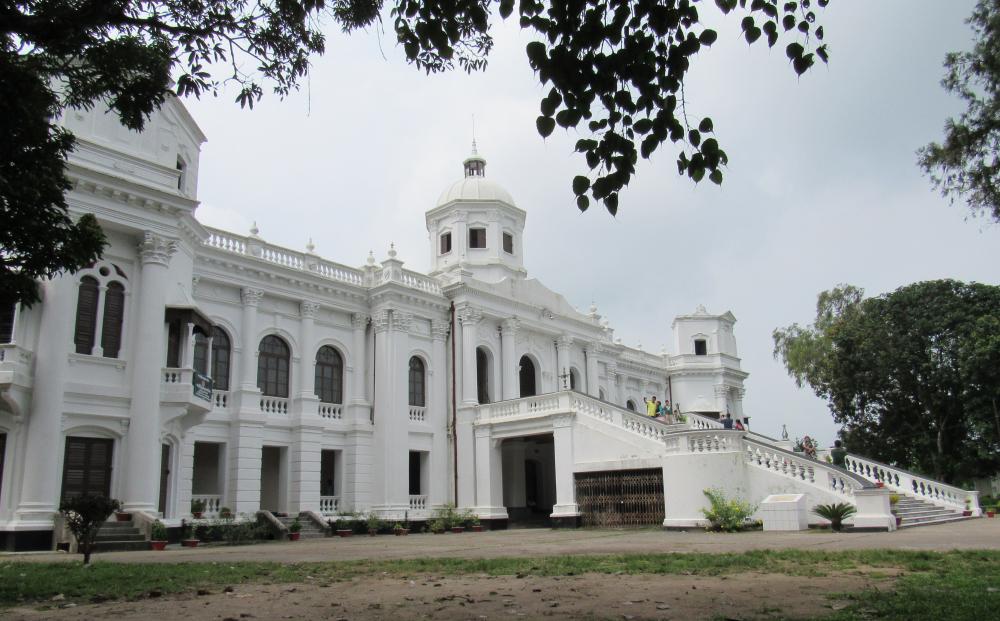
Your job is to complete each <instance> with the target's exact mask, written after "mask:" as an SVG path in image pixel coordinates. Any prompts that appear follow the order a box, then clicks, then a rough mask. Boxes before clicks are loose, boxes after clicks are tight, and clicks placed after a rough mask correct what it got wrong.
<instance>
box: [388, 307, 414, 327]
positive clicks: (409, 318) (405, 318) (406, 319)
mask: <svg viewBox="0 0 1000 621" xmlns="http://www.w3.org/2000/svg"><path fill="white" fill-rule="evenodd" d="M412 326H413V313H404V312H403V311H398V310H394V311H392V329H393V330H395V331H396V332H409V331H410V328H411V327H412Z"/></svg>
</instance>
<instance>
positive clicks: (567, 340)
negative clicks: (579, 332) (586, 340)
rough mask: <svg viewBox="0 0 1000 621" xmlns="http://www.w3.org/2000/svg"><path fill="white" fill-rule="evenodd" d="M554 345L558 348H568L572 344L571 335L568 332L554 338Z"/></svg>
mask: <svg viewBox="0 0 1000 621" xmlns="http://www.w3.org/2000/svg"><path fill="white" fill-rule="evenodd" d="M556 345H557V346H558V347H559V349H564V348H565V349H569V347H570V346H572V345H573V337H572V336H570V335H568V334H563V335H562V336H560V337H559V338H557V339H556Z"/></svg>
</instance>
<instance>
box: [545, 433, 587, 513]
mask: <svg viewBox="0 0 1000 621" xmlns="http://www.w3.org/2000/svg"><path fill="white" fill-rule="evenodd" d="M552 444H553V451H554V453H555V463H556V504H555V506H554V507H552V515H551V517H575V516H577V515H580V510H579V507H577V504H576V488H575V487H574V482H573V461H574V457H573V415H572V414H567V415H564V416H559V417H557V418H555V419H554V420H553V421H552Z"/></svg>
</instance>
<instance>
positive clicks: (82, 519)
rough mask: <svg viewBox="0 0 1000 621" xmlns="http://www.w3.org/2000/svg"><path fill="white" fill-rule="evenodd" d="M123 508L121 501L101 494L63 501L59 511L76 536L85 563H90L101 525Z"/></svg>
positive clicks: (85, 495)
mask: <svg viewBox="0 0 1000 621" xmlns="http://www.w3.org/2000/svg"><path fill="white" fill-rule="evenodd" d="M120 508H121V503H119V502H118V501H117V500H115V499H113V498H107V497H106V496H101V495H91V494H84V495H82V496H74V497H73V498H69V499H66V500H64V501H62V504H60V505H59V513H62V515H63V517H64V518H65V519H66V527H67V528H69V530H70V532H71V533H73V536H74V537H76V544H77V549H78V550H79V551H80V553H81V554H83V564H84V565H88V564H90V554H91V552H93V550H94V542H95V541H96V540H97V533H98V532H99V531H100V530H101V526H102V525H103V524H104V522H106V521H107V519H108V518H109V517H111V514H112V513H114V512H115V511H117V510H118V509H120Z"/></svg>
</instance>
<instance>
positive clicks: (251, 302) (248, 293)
mask: <svg viewBox="0 0 1000 621" xmlns="http://www.w3.org/2000/svg"><path fill="white" fill-rule="evenodd" d="M240 297H241V298H242V300H243V306H257V305H258V304H260V299H261V298H263V297H264V292H263V291H261V290H260V289H254V288H252V287H243V288H242V289H240Z"/></svg>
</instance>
